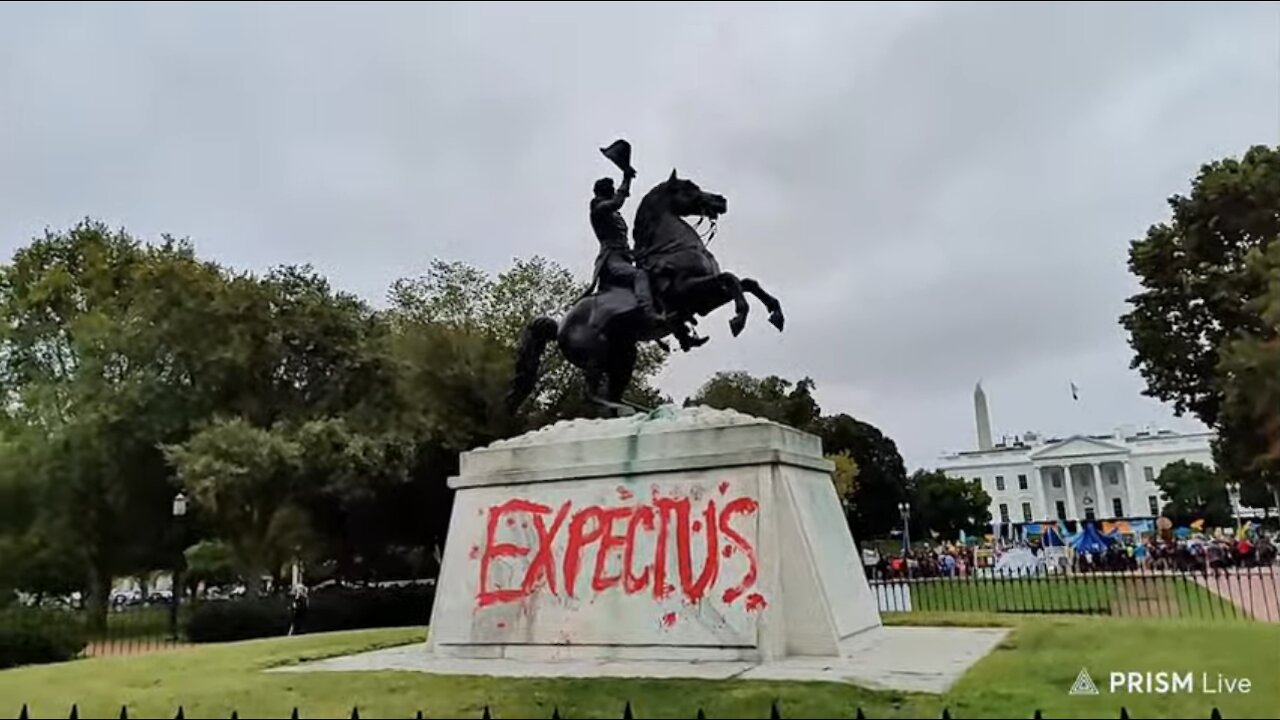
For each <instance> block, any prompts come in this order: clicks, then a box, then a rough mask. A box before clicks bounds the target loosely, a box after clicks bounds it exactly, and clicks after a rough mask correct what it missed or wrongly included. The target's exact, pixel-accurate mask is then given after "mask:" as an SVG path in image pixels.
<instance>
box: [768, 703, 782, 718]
mask: <svg viewBox="0 0 1280 720" xmlns="http://www.w3.org/2000/svg"><path fill="white" fill-rule="evenodd" d="M769 720H782V713H780V712H778V701H777V700H774V701H773V704H772V705H770V706H769Z"/></svg>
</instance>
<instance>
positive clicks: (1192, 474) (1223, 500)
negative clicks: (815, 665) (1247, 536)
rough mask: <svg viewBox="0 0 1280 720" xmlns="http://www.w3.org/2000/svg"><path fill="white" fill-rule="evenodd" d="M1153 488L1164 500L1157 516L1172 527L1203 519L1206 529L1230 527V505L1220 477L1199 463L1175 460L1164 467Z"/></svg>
mask: <svg viewBox="0 0 1280 720" xmlns="http://www.w3.org/2000/svg"><path fill="white" fill-rule="evenodd" d="M1156 485H1157V486H1158V487H1159V488H1160V492H1162V493H1164V495H1165V497H1166V498H1168V501H1167V502H1166V503H1165V506H1164V508H1162V509H1161V511H1160V514H1161V515H1164V516H1165V517H1167V518H1169V519H1170V520H1172V521H1173V523H1174V525H1177V526H1182V525H1188V524H1190V523H1191V522H1193V521H1195V520H1201V519H1202V520H1204V521H1205V523H1206V524H1207V525H1209V526H1222V525H1229V524H1231V516H1232V512H1231V503H1230V501H1229V500H1228V498H1227V489H1226V485H1225V483H1224V482H1223V480H1222V477H1221V476H1220V475H1218V474H1217V473H1215V472H1214V471H1213V470H1211V469H1210V468H1208V467H1207V466H1205V465H1204V464H1202V463H1197V462H1187V461H1186V460H1179V461H1177V462H1173V463H1169V464H1168V465H1165V466H1164V469H1163V470H1161V471H1160V474H1159V475H1158V476H1156Z"/></svg>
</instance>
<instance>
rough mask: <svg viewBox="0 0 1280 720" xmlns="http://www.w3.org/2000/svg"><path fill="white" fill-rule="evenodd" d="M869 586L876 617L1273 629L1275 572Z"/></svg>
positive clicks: (986, 577)
mask: <svg viewBox="0 0 1280 720" xmlns="http://www.w3.org/2000/svg"><path fill="white" fill-rule="evenodd" d="M984 570H985V571H979V572H977V573H975V574H970V575H965V576H959V575H942V576H937V577H910V576H888V577H883V578H875V579H872V580H871V587H872V591H873V592H874V593H875V595H876V600H877V605H878V607H879V609H880V612H882V613H896V612H921V611H924V612H994V613H1050V614H1056V613H1065V614H1079V615H1118V616H1126V617H1152V618H1165V617H1175V618H1195V619H1212V620H1245V621H1248V620H1259V621H1265V622H1280V569H1278V568H1276V567H1275V566H1263V567H1236V568H1213V569H1207V570H1154V569H1138V570H1121V571H1099V572H1071V571H1061V570H1059V571H1056V572H1053V571H1050V569H1047V568H1043V567H1041V568H1036V569H1033V570H1023V571H1013V572H997V571H994V570H991V569H984Z"/></svg>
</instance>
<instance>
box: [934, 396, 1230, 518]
mask: <svg viewBox="0 0 1280 720" xmlns="http://www.w3.org/2000/svg"><path fill="white" fill-rule="evenodd" d="M986 404H987V401H986V395H985V393H983V391H982V385H981V383H979V385H978V387H977V388H976V389H975V390H974V411H975V417H976V420H977V425H978V428H977V430H978V443H979V447H978V449H977V450H969V451H964V452H958V453H951V454H948V455H944V456H943V458H942V461H941V463H940V464H939V469H940V470H942V471H943V472H945V473H946V474H947V475H948V476H950V477H957V478H964V479H966V480H969V481H970V482H975V483H981V485H982V489H984V490H986V491H987V494H988V495H990V496H991V519H992V520H993V521H998V522H1000V523H1002V524H1015V525H1016V524H1020V523H1024V522H1033V521H1034V522H1039V521H1044V520H1091V519H1121V518H1123V519H1134V518H1151V517H1155V516H1156V515H1158V514H1159V512H1160V507H1161V506H1162V505H1163V504H1164V498H1163V497H1162V496H1161V493H1160V491H1159V489H1158V488H1157V487H1156V485H1155V478H1156V476H1157V475H1159V474H1160V471H1161V470H1162V469H1163V468H1164V466H1165V465H1168V464H1169V463H1172V462H1176V461H1178V460H1186V461H1188V462H1199V463H1203V464H1205V465H1207V466H1209V467H1213V452H1212V450H1211V448H1210V443H1211V442H1212V440H1213V438H1214V434H1213V433H1212V432H1200V433H1176V432H1173V431H1172V430H1154V429H1147V430H1137V429H1126V428H1121V429H1118V430H1116V431H1115V432H1114V433H1111V434H1109V435H1072V436H1070V437H1065V438H1044V437H1041V436H1040V435H1038V434H1036V433H1026V434H1024V435H1022V436H1020V437H1012V438H1005V439H1004V440H1002V441H1001V442H999V443H993V442H991V427H990V420H989V419H988V414H987V407H986Z"/></svg>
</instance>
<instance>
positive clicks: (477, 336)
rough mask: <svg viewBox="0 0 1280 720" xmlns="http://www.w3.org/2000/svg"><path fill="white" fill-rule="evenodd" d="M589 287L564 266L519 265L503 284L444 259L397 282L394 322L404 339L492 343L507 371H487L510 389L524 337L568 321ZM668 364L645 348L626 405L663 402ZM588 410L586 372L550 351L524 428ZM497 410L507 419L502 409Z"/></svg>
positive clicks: (501, 278) (653, 348)
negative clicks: (451, 335) (656, 382)
mask: <svg viewBox="0 0 1280 720" xmlns="http://www.w3.org/2000/svg"><path fill="white" fill-rule="evenodd" d="M586 285H587V283H585V282H583V281H579V280H578V279H576V278H575V277H574V276H573V274H572V273H571V272H569V271H568V270H567V269H565V268H564V267H562V266H560V265H557V264H555V263H554V262H551V261H549V260H546V259H545V258H541V257H536V256H535V257H533V258H530V259H527V260H521V259H517V260H515V261H514V264H513V265H512V267H511V268H510V269H508V270H507V271H505V272H502V273H500V274H498V276H497V277H496V278H495V277H491V276H490V275H489V274H487V273H485V272H484V271H482V270H479V269H477V268H475V267H472V266H470V265H467V264H465V263H460V262H445V261H441V260H437V261H434V262H433V263H432V264H431V265H430V267H429V268H428V269H427V272H426V273H425V274H423V275H422V276H420V277H417V278H408V279H402V280H398V281H396V283H395V284H394V285H393V286H392V289H391V295H390V300H391V305H392V309H391V311H390V316H391V318H392V321H393V323H394V325H395V327H396V329H397V332H402V333H407V334H409V335H414V334H415V333H421V332H423V331H422V330H421V328H423V327H429V328H431V330H428V331H425V332H426V334H427V335H429V336H432V337H436V338H438V337H440V336H441V333H442V332H446V333H447V332H455V333H458V334H459V337H460V338H465V339H460V340H459V341H458V342H463V343H469V344H472V345H474V344H475V343H479V342H489V343H492V344H493V345H494V348H492V350H491V351H486V352H487V353H491V354H492V355H493V356H494V357H495V358H496V357H502V358H503V361H502V362H503V363H504V364H502V365H499V364H497V363H494V364H493V365H491V366H489V367H487V370H489V371H490V372H500V378H501V382H502V384H503V387H504V388H505V386H506V383H508V382H509V381H510V377H511V373H510V368H511V366H510V365H509V362H510V359H511V358H512V357H513V355H514V352H515V347H516V344H517V342H518V341H519V338H520V333H521V331H523V329H524V328H525V326H526V325H528V323H529V321H531V320H532V319H533V318H535V317H538V316H539V315H550V316H552V317H558V316H560V315H562V314H563V313H564V312H565V311H567V310H568V309H569V307H570V306H571V305H572V304H573V303H574V302H575V301H576V300H577V299H578V298H579V297H581V296H582V294H583V292H584V291H585V290H586ZM414 326H417V327H418V328H419V330H415V329H414ZM666 358H667V354H666V352H665V351H664V350H662V349H660V348H659V347H658V346H657V345H654V344H642V345H641V346H640V352H639V357H638V359H637V361H636V369H635V374H634V377H633V379H632V383H631V387H630V388H629V389H628V391H627V393H626V395H625V397H626V399H627V400H629V401H631V402H634V403H638V404H641V405H655V404H658V403H659V402H661V401H662V397H661V395H660V394H659V393H658V392H657V391H656V390H655V389H654V387H653V385H652V381H653V378H654V376H655V375H657V373H658V371H659V370H661V368H662V365H663V363H665V362H666ZM495 377H499V376H497V375H495ZM485 382H488V381H487V380H486V381H485ZM588 410H589V408H588V406H587V402H586V389H585V384H584V381H583V379H582V373H581V372H580V371H579V370H578V369H577V368H574V367H573V366H571V365H570V364H569V363H568V362H566V361H565V360H564V358H562V357H560V354H559V353H558V352H555V351H554V349H552V350H549V351H548V352H547V355H546V357H545V358H544V362H543V370H542V377H541V379H540V380H539V383H538V389H537V391H536V392H535V393H534V395H533V397H531V398H529V400H528V401H527V402H526V404H525V408H524V409H523V410H522V420H523V426H524V427H541V426H542V425H545V424H547V423H550V422H554V421H556V420H559V419H561V418H565V417H575V416H582V415H584V414H586V413H587V411H588ZM497 411H500V412H503V413H505V410H502V409H501V408H498V409H497Z"/></svg>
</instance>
